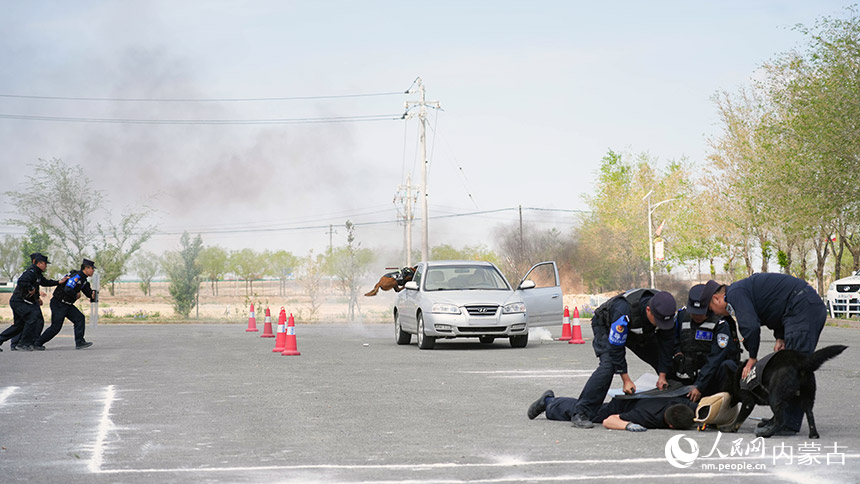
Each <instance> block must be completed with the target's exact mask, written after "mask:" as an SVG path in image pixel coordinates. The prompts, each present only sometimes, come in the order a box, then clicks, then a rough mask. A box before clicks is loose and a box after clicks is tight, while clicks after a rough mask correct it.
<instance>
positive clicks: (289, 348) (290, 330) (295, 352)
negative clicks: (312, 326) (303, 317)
mask: <svg viewBox="0 0 860 484" xmlns="http://www.w3.org/2000/svg"><path fill="white" fill-rule="evenodd" d="M300 354H301V353H299V349H298V348H297V347H296V321H295V320H294V319H293V313H290V322H289V323H288V324H287V337H286V341H285V342H284V352H283V353H281V355H282V356H299V355H300Z"/></svg>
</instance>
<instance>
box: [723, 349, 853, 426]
mask: <svg viewBox="0 0 860 484" xmlns="http://www.w3.org/2000/svg"><path fill="white" fill-rule="evenodd" d="M846 348H848V347H847V346H843V345H832V346H827V347H825V348H822V349H820V350H818V351H816V352H815V353H812V354H811V355H807V354H804V353H801V352H799V351H794V350H782V351H777V352H776V353H771V354H769V355H767V356H765V357H764V358H762V359H761V360H759V361H758V362H757V363H756V365H755V366H753V368H752V370H751V371H750V372H749V374H748V375H747V377H746V378H742V372H743V368H744V365H741V366H740V367H738V371H737V374H736V375H735V377H734V378H732V379H731V382H730V383H729V387H730V388H729V393H730V394H731V396H732V401H731V405H732V406H734V405H735V404H737V403H738V402H740V403H741V404H742V405H741V410H740V413H739V414H738V416H737V418H736V419H735V422H734V424H733V425H731V426H730V427H729V429H728V430H729V431H731V432H737V430H738V429H739V428H740V427H741V425H742V424H743V423H744V420H746V418H747V417H748V416H749V414H750V412H752V410H753V408H755V406H756V405H770V408H771V410H772V411H773V418H771V419H770V420H765V421H763V422H762V423H761V424H759V427H760V428H759V429H758V430H759V431H757V432H756V435H757V436H761V437H771V436H773V435H775V434H777V433H778V432H779V431H781V430H783V412H784V410H785V407H786V406H787V405H788V404H789V403H791V402H792V401H796V402H797V403H799V404H800V407H801V408H802V409H803V411H804V413H805V414H806V423H807V424H808V425H809V438H810V439H817V438H819V435H818V430H817V429H816V428H815V418H814V417H813V415H812V407H813V406H814V405H815V374H814V372H815V370H817V369H818V368H820V367H821V365H822V364H824V362H825V361H827V360H829V359H831V358H835V357H836V356H838V355H839V354H840V353H842V352H843V351H845V349H846Z"/></svg>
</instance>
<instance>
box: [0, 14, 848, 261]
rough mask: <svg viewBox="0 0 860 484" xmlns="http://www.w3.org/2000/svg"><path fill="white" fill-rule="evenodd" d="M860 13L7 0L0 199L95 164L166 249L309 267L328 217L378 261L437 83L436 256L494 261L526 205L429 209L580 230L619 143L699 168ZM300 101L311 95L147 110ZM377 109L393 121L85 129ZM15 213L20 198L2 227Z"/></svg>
mask: <svg viewBox="0 0 860 484" xmlns="http://www.w3.org/2000/svg"><path fill="white" fill-rule="evenodd" d="M851 4H852V2H849V1H816V2H809V1H768V2H765V1H721V2H690V1H649V2H641V1H615V2H580V1H559V2H547V1H534V2H503V1H483V2H463V1H457V2H448V1H436V2H424V3H420V2H419V3H414V2H413V3H405V2H387V1H386V2H382V1H360V2H358V1H314V2H311V1H289V2H288V1H271V2H266V1H245V2H239V1H212V0H207V1H179V2H176V1H163V2H162V1H141V2H132V1H102V2H95V1H94V2H84V1H57V2H44V1H28V2H18V1H12V0H3V1H2V2H0V7H2V12H3V13H2V15H0V65H2V75H0V95H2V96H0V146H2V150H0V168H2V175H0V192H6V191H8V190H22V189H24V188H25V186H24V185H23V183H24V180H25V177H26V175H27V174H28V164H31V163H34V162H36V161H37V159H39V158H52V157H57V158H62V159H64V160H65V161H66V162H68V163H72V164H79V165H81V166H82V167H83V168H84V170H85V171H86V173H87V175H88V176H89V177H90V184H91V186H92V188H94V189H98V190H102V191H103V192H104V193H105V195H106V196H107V198H108V199H109V200H110V201H111V202H112V203H111V208H112V210H113V211H114V213H115V214H118V213H120V212H122V210H123V207H126V206H133V205H134V204H138V203H142V202H145V203H147V204H149V206H151V207H152V208H154V209H155V212H154V215H153V217H152V222H154V223H157V224H158V226H159V228H160V230H161V231H162V232H163V233H162V234H160V235H158V236H156V237H154V238H153V240H152V241H151V243H150V244H148V247H147V248H148V249H150V250H153V251H156V252H160V251H161V250H164V249H167V248H173V247H175V246H176V245H177V240H178V235H176V233H177V232H181V231H182V230H189V231H191V232H197V231H203V239H204V243H205V244H206V245H220V246H222V247H225V248H228V249H238V248H242V247H252V248H255V249H286V250H290V251H293V252H294V253H296V254H299V255H301V254H305V253H307V251H308V250H310V249H315V250H317V251H320V250H323V249H325V247H326V246H327V245H328V243H329V235H328V234H327V232H328V229H327V228H323V227H325V226H327V225H328V224H333V225H334V226H335V228H336V230H337V234H334V236H333V243H334V244H335V245H342V244H344V243H345V235H346V232H345V230H344V229H343V223H344V221H346V220H347V219H350V220H352V221H353V222H355V223H358V224H364V225H359V226H358V228H357V231H356V236H357V239H358V240H359V241H360V242H361V243H362V246H364V247H373V248H378V247H383V246H390V247H394V248H399V247H400V244H401V243H402V228H401V227H399V226H398V225H397V224H396V223H393V221H394V220H396V219H397V208H396V206H395V205H394V203H392V201H393V199H394V196H395V194H396V192H397V190H398V186H399V185H401V184H405V181H406V176H407V175H409V174H411V175H412V181H413V183H415V184H417V183H418V182H419V181H420V171H419V170H420V163H418V159H419V158H418V152H417V138H418V123H417V120H416V119H411V120H407V121H402V120H393V119H388V118H392V117H396V116H399V115H400V114H402V113H403V112H404V102H405V101H415V100H417V95H416V94H412V95H406V94H402V92H403V91H406V90H407V89H408V88H409V87H410V86H412V85H413V80H414V79H415V78H416V77H418V76H420V77H421V78H422V79H423V81H424V84H425V85H426V88H427V99H428V100H433V101H439V102H440V103H441V106H442V109H443V111H431V112H430V113H429V117H428V146H429V147H428V155H429V158H430V160H431V165H430V187H429V194H430V198H429V201H430V215H431V221H430V229H431V237H430V245H431V246H432V245H437V244H440V243H449V244H452V245H454V246H455V247H462V246H463V245H465V244H475V243H486V244H487V245H489V246H491V247H492V245H493V243H492V237H491V233H492V228H493V227H494V226H497V225H499V224H505V223H511V222H513V221H515V220H516V219H517V213H516V211H502V212H495V213H490V214H483V215H470V216H460V217H452V218H447V219H444V218H439V219H433V218H432V217H438V216H443V215H455V214H464V213H470V212H483V211H493V210H499V209H504V208H511V207H517V206H518V205H522V206H523V207H527V208H541V209H554V210H558V211H545V210H543V211H535V210H526V211H525V212H524V218H525V220H526V222H527V223H528V222H531V223H534V224H536V225H535V226H536V227H539V228H549V227H557V228H558V229H559V230H561V231H562V232H567V231H569V230H570V228H571V227H572V226H573V224H574V221H575V216H576V214H575V213H572V212H564V210H582V209H586V208H587V206H586V204H585V203H584V201H583V195H584V194H587V193H588V192H589V189H590V184H591V183H592V181H593V179H594V176H595V173H596V169H597V167H598V165H599V162H600V159H601V157H602V156H603V155H604V154H605V153H606V152H607V150H608V149H610V148H611V149H614V150H616V151H630V152H633V153H640V152H649V153H650V154H651V155H653V156H654V157H657V158H659V159H660V160H661V161H663V162H665V161H669V160H673V159H675V160H677V159H680V158H682V157H686V158H688V159H689V160H690V161H691V162H693V163H697V164H703V163H704V161H705V158H706V155H707V153H708V148H707V137H708V136H713V135H714V134H716V133H717V132H718V131H719V126H717V124H716V123H717V116H716V110H715V109H714V105H713V102H712V100H711V98H712V96H713V95H714V93H715V92H717V91H719V90H728V91H732V92H733V91H736V90H737V89H738V88H739V87H740V86H744V85H748V84H749V83H750V79H751V78H752V77H753V76H754V75H755V72H756V69H757V68H758V67H759V66H760V65H761V63H762V62H764V61H766V60H768V59H771V58H773V57H774V56H776V55H778V54H779V53H781V52H786V51H788V50H791V49H792V48H795V47H797V46H799V45H801V42H803V40H804V39H803V38H802V36H801V35H800V34H799V33H797V32H795V31H793V30H792V29H791V27H792V26H794V25H795V24H798V23H803V24H805V25H812V24H813V23H814V21H815V19H816V18H818V17H820V16H822V15H828V16H832V15H840V14H841V12H842V11H843V9H844V7H846V6H848V5H851ZM357 94H375V95H374V96H365V97H350V96H353V95H357ZM10 95H16V96H44V97H64V98H109V99H148V100H150V101H135V102H128V101H125V102H124V101H117V100H114V101H96V100H87V101H84V100H73V99H35V98H22V97H10ZM327 96H341V97H327ZM296 97H304V98H314V99H292V100H268V101H222V102H190V101H185V102H177V101H174V102H160V101H151V100H157V99H251V98H253V99H259V98H296ZM9 115H13V117H12V118H10V117H9ZM368 115H392V116H386V119H385V120H375V121H362V122H342V123H328V122H326V123H319V122H314V123H294V122H291V123H284V124H227V125H211V124H206V125H180V124H154V125H152V124H127V123H94V122H72V121H70V120H69V119H76V120H80V119H82V118H85V119H94V118H98V119H136V120H177V119H183V120H190V119H198V120H199V119H205V120H264V119H289V120H297V119H312V120H320V119H321V118H333V117H348V118H350V117H355V116H368ZM21 116H39V117H60V118H66V119H67V120H66V121H57V120H50V121H48V120H28V119H20V117H21ZM40 202H41V203H50V202H51V200H50V194H44V196H43V197H41V198H40ZM11 210H12V207H11V206H10V204H9V201H8V199H6V198H5V197H4V198H3V201H2V205H0V212H2V213H0V217H2V219H6V218H8V217H10V216H13V214H12V213H11ZM418 213H419V214H420V212H418ZM375 222H378V223H375ZM370 223H374V224H370ZM643 223H644V221H643ZM302 227H311V228H302ZM419 227H420V226H416V228H415V231H414V235H413V237H414V240H415V243H414V248H415V249H419V248H420V237H421V235H420V230H419ZM249 228H252V229H258V230H256V231H251V232H249V231H246V229H249ZM215 230H218V231H221V232H219V233H213V231H215ZM224 231H227V232H226V233H225V232H224ZM16 232H20V229H18V228H13V227H9V226H0V233H16Z"/></svg>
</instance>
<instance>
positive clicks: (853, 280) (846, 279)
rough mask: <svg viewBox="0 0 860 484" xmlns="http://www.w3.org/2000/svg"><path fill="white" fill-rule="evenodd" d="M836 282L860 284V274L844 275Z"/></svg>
mask: <svg viewBox="0 0 860 484" xmlns="http://www.w3.org/2000/svg"><path fill="white" fill-rule="evenodd" d="M836 284H860V276H848V277H843V278H842V279H839V280H838V281H836Z"/></svg>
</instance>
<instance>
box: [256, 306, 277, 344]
mask: <svg viewBox="0 0 860 484" xmlns="http://www.w3.org/2000/svg"><path fill="white" fill-rule="evenodd" d="M260 337H261V338H274V337H275V335H274V334H273V333H272V313H271V312H270V311H269V307H268V306H266V319H265V320H264V321H263V334H261V335H260Z"/></svg>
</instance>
